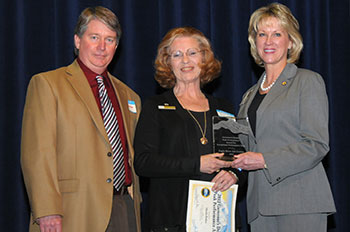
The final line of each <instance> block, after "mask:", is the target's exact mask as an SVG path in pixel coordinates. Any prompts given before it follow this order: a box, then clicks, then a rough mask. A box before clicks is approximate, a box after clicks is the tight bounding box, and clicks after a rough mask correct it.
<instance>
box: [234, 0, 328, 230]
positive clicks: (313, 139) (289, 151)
mask: <svg viewBox="0 0 350 232" xmlns="http://www.w3.org/2000/svg"><path fill="white" fill-rule="evenodd" d="M248 33H249V38H248V39H249V42H250V45H251V54H252V56H253V57H254V59H255V62H256V63H257V64H258V65H260V66H262V67H264V68H265V72H264V73H263V74H262V76H261V78H260V79H259V81H258V83H257V84H256V85H254V86H253V87H252V88H250V89H249V90H248V91H247V92H246V93H245V94H244V96H243V100H242V102H241V103H240V110H239V113H238V117H237V119H238V120H237V121H238V122H239V123H242V124H245V125H247V126H249V127H250V128H251V130H250V135H249V136H248V139H246V141H244V142H245V143H246V144H248V143H249V145H250V146H249V150H250V151H249V152H246V153H243V154H240V155H237V156H236V158H237V159H236V160H235V161H234V162H233V165H232V167H234V168H241V169H244V170H249V171H250V172H249V178H248V192H247V208H248V222H249V223H250V225H251V230H252V232H254V231H259V232H264V231H268V232H271V231H283V232H286V231H317V232H320V231H326V230H327V215H328V214H331V213H334V212H335V206H334V201H333V196H332V193H331V189H330V186H329V182H328V179H327V176H326V173H325V170H324V168H323V165H322V162H321V161H322V159H323V157H324V156H325V155H326V154H327V153H328V151H329V146H328V140H329V138H328V100H327V94H326V89H325V85H324V82H323V79H322V77H321V76H320V75H319V74H318V73H315V72H312V71H310V70H306V69H300V68H298V67H297V66H296V65H295V64H294V63H295V62H296V61H297V60H298V59H299V55H300V52H301V50H302V47H303V43H302V37H301V35H300V33H299V23H298V21H297V20H296V19H295V18H294V16H293V15H292V13H291V12H290V10H289V9H288V8H287V7H286V6H284V5H282V4H279V3H273V4H270V5H268V6H266V7H262V8H260V9H258V10H256V11H255V12H254V13H253V14H252V16H251V18H250V22H249V29H248ZM243 139H244V138H243ZM248 140H249V141H248Z"/></svg>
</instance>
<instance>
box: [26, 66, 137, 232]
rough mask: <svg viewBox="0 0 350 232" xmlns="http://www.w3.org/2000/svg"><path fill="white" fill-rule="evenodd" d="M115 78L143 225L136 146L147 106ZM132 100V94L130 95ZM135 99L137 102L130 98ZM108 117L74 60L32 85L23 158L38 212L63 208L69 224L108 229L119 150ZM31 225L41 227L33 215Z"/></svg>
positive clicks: (131, 190)
mask: <svg viewBox="0 0 350 232" xmlns="http://www.w3.org/2000/svg"><path fill="white" fill-rule="evenodd" d="M108 75H109V78H110V79H111V80H112V83H113V87H114V90H115V92H116V95H117V98H118V101H119V104H120V108H121V111H122V115H123V121H124V127H125V132H126V137H127V141H128V150H129V165H130V167H131V169H132V174H133V179H132V181H133V184H132V186H131V187H129V189H128V190H129V193H130V194H131V196H132V197H133V199H134V202H135V213H136V217H137V221H138V229H139V231H141V229H140V228H141V227H140V202H141V194H140V188H139V180H138V177H137V176H136V174H135V171H134V168H133V167H134V165H133V158H134V149H133V146H132V142H133V138H134V130H135V127H136V123H137V119H138V116H139V113H140V110H141V106H140V98H139V96H138V95H137V94H136V93H135V92H133V91H132V90H131V89H130V88H129V87H127V86H126V85H125V84H124V83H122V82H121V81H119V80H118V79H116V78H115V77H113V76H112V75H110V74H108ZM129 101H130V102H129ZM133 102H134V103H135V104H136V109H133V108H132V104H131V103H133ZM108 152H111V147H110V144H109V142H108V137H107V134H106V131H105V128H104V126H103V120H102V117H101V114H100V111H99V108H98V106H97V103H96V100H95V97H94V95H93V93H92V91H91V88H90V85H89V83H88V81H87V79H86V77H85V75H84V73H83V71H82V70H81V69H80V67H79V65H78V63H77V62H76V61H74V62H73V63H72V64H71V65H69V66H67V67H62V68H59V69H56V70H53V71H49V72H45V73H40V74H37V75H35V76H34V77H33V78H32V79H31V81H30V83H29V86H28V92H27V98H26V104H25V108H24V115H23V128H22V145H21V164H22V170H23V175H24V181H25V185H26V188H27V192H28V196H29V201H30V205H31V210H32V218H33V219H36V218H39V217H42V216H46V215H52V214H59V215H62V216H63V232H70V231H74V232H77V231H84V232H88V231H91V232H97V231H105V230H106V228H107V225H108V222H109V219H110V214H111V209H112V197H113V186H112V183H108V182H107V179H109V178H113V170H112V166H113V161H112V157H109V156H107V153H108ZM30 231H39V227H38V225H36V224H33V221H31V226H30Z"/></svg>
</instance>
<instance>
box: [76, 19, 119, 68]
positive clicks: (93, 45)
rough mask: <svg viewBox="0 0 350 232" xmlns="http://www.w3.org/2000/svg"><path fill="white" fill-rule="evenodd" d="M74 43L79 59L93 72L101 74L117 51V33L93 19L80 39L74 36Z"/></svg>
mask: <svg viewBox="0 0 350 232" xmlns="http://www.w3.org/2000/svg"><path fill="white" fill-rule="evenodd" d="M74 43H75V47H76V48H77V49H79V59H80V60H81V61H82V62H83V63H84V64H85V65H86V66H87V67H88V68H89V69H91V70H92V71H93V72H95V73H97V74H101V73H103V72H104V71H105V70H106V69H107V66H108V65H109V63H110V62H111V61H112V59H113V56H114V53H115V51H116V49H117V33H116V32H115V31H112V30H111V29H109V28H108V27H107V26H106V25H105V24H104V23H102V22H101V21H99V20H97V19H94V20H91V21H90V23H89V24H88V26H87V30H86V31H85V33H84V34H83V36H82V37H81V38H80V37H79V36H77V35H74Z"/></svg>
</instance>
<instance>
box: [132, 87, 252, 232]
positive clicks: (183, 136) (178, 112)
mask: <svg viewBox="0 0 350 232" xmlns="http://www.w3.org/2000/svg"><path fill="white" fill-rule="evenodd" d="M206 97H207V98H208V100H209V106H210V111H211V115H217V113H216V110H223V111H226V112H230V113H233V107H232V105H231V104H230V103H229V102H227V101H226V100H223V99H218V98H214V97H212V96H206ZM167 106H168V107H167ZM159 108H165V109H159ZM198 140H199V138H198V135H197V132H196V124H194V123H193V119H192V118H191V117H190V116H189V114H188V112H187V111H186V110H184V109H183V108H182V107H181V105H180V104H179V102H178V101H177V99H176V97H175V95H174V93H173V91H172V90H170V91H167V92H165V93H163V94H161V95H157V96H154V97H152V98H150V99H148V100H147V101H145V103H144V106H143V108H142V111H141V115H140V118H139V121H138V125H137V127H136V132H135V140H134V147H135V160H134V167H135V170H136V173H137V174H138V175H140V176H145V177H149V180H150V182H149V188H148V207H147V209H146V215H145V217H146V218H145V220H146V226H147V227H150V228H157V227H170V228H171V227H179V228H181V229H180V230H179V231H183V230H184V229H185V227H186V209H187V197H188V181H189V179H200V178H199V176H200V175H201V173H200V171H199V169H200V154H199V148H198V145H197V144H198ZM232 171H234V172H235V173H236V175H237V176H238V178H239V180H240V182H242V181H244V182H245V180H246V173H245V172H239V171H237V170H235V169H233V170H232ZM214 176H215V174H213V177H214ZM236 224H238V225H239V224H240V223H239V222H238V221H237V222H236Z"/></svg>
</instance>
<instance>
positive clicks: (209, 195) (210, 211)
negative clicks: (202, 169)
mask: <svg viewBox="0 0 350 232" xmlns="http://www.w3.org/2000/svg"><path fill="white" fill-rule="evenodd" d="M213 185H214V183H212V182H208V181H196V180H190V183H189V192H188V203H187V218H186V229H187V232H204V231H211V232H231V231H235V208H236V198H237V191H238V185H235V184H234V185H232V186H231V188H229V189H228V190H226V191H224V192H220V191H218V192H214V191H212V190H211V188H212V186H213Z"/></svg>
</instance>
